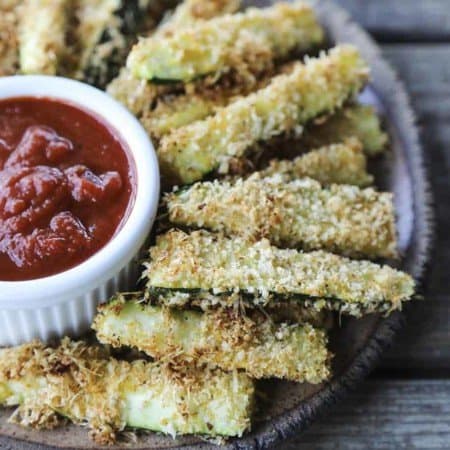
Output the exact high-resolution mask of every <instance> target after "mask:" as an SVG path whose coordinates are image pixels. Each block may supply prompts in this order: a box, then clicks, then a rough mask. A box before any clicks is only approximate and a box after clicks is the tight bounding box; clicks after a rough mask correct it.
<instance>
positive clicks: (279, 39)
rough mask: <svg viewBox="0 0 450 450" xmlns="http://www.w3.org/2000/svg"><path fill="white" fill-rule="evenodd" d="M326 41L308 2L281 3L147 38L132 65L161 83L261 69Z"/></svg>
mask: <svg viewBox="0 0 450 450" xmlns="http://www.w3.org/2000/svg"><path fill="white" fill-rule="evenodd" d="M322 41H323V30H322V28H321V27H320V25H319V24H318V22H317V20H316V17H315V14H314V11H313V10H312V9H311V8H310V7H309V6H307V5H304V4H302V3H294V4H289V3H278V4H276V5H274V6H272V7H270V8H267V9H256V8H249V9H247V10H246V11H245V12H243V13H237V14H234V15H225V16H223V17H218V18H214V19H211V20H209V21H199V22H196V23H195V24H193V25H192V26H191V27H189V28H183V27H182V28H181V29H179V30H178V29H177V30H175V31H174V32H173V33H171V34H170V35H169V36H163V37H154V36H152V37H149V38H146V39H142V40H141V41H139V43H138V44H136V45H135V46H134V47H133V49H132V51H131V52H130V55H129V57H128V61H127V67H128V68H129V69H130V70H131V71H132V73H133V74H134V75H135V76H136V77H137V78H143V79H146V80H159V81H183V82H188V81H192V80H194V79H196V78H198V77H200V76H204V75H209V74H216V73H218V74H219V73H224V72H227V71H229V70H230V69H236V70H237V71H240V70H241V66H242V67H244V68H245V70H250V71H251V72H253V71H254V69H256V70H255V73H259V72H260V71H261V68H266V67H268V66H270V64H271V63H272V61H273V59H274V58H276V59H279V58H284V57H286V56H288V54H289V53H291V52H292V51H294V50H295V51H305V50H308V49H310V48H311V47H314V46H316V45H318V44H320V43H321V42H322ZM263 56H264V58H263ZM262 59H267V61H262ZM253 66H254V67H253Z"/></svg>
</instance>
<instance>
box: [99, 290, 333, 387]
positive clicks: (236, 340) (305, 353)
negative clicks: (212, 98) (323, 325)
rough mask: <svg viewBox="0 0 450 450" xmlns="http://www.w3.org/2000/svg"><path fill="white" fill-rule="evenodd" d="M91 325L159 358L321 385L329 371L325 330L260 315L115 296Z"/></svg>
mask: <svg viewBox="0 0 450 450" xmlns="http://www.w3.org/2000/svg"><path fill="white" fill-rule="evenodd" d="M256 319H258V320H256ZM93 327H94V329H95V330H96V332H97V337H98V339H99V340H100V342H102V343H104V344H112V345H113V346H115V347H120V346H122V345H129V346H132V347H136V348H138V349H139V350H141V351H144V352H146V353H147V354H148V355H150V356H151V357H153V358H156V359H158V360H160V359H162V360H165V361H171V360H172V361H173V360H174V361H182V362H184V363H185V364H192V365H194V366H195V365H203V364H207V365H208V366H211V367H219V368H221V369H223V370H226V371H230V370H236V369H243V370H245V373H246V374H247V375H248V376H250V377H253V378H270V377H276V378H284V379H288V380H292V381H297V382H304V381H307V382H310V383H320V382H322V381H324V380H325V379H326V378H327V377H328V376H329V375H330V369H329V365H328V361H329V359H330V355H329V354H328V351H327V349H326V344H327V339H326V335H325V332H324V331H322V330H317V329H315V328H313V327H312V326H311V325H309V324H304V325H298V324H295V325H288V324H287V323H281V324H275V323H274V322H272V321H271V320H270V318H268V317H265V316H264V315H261V314H260V315H259V316H257V317H255V315H253V317H252V318H251V317H250V316H245V315H241V314H239V312H236V311H233V310H218V311H212V312H207V313H202V312H198V311H184V310H179V309H172V308H164V307H161V306H154V305H149V304H143V303H142V299H139V298H137V299H130V300H128V301H126V302H125V301H124V299H123V298H120V297H119V298H118V299H116V300H114V301H112V302H111V303H109V304H108V305H106V306H104V307H102V308H101V309H100V310H99V314H98V315H97V317H96V319H95V321H94V326H93Z"/></svg>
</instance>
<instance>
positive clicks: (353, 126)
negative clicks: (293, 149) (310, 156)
mask: <svg viewBox="0 0 450 450" xmlns="http://www.w3.org/2000/svg"><path fill="white" fill-rule="evenodd" d="M349 137H355V138H357V139H359V140H360V141H361V143H362V145H363V149H364V152H365V153H366V155H368V156H376V155H378V154H379V153H382V152H383V151H384V150H386V146H387V142H388V136H387V134H386V133H384V132H383V130H382V129H381V123H380V119H379V117H378V115H377V113H376V111H375V109H374V108H373V106H369V105H358V104H356V105H350V106H348V107H345V108H343V109H341V110H339V111H337V113H336V114H332V115H331V116H329V117H326V118H325V119H321V120H320V121H318V122H316V123H312V124H311V125H310V126H308V127H306V129H305V132H304V134H303V136H302V137H301V140H300V144H301V147H303V148H306V149H311V148H317V147H321V146H324V145H330V144H333V143H335V142H340V141H343V140H344V139H346V138H349Z"/></svg>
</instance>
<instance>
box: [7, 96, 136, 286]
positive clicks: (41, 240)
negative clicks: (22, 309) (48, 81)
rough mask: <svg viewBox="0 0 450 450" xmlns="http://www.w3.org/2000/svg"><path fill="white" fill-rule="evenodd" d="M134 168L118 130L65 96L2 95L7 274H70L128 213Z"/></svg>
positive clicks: (25, 277) (27, 276) (11, 277)
mask: <svg viewBox="0 0 450 450" xmlns="http://www.w3.org/2000/svg"><path fill="white" fill-rule="evenodd" d="M135 178H136V177H135V169H134V165H133V162H132V159H131V157H130V154H129V151H128V149H127V148H126V146H125V144H124V143H123V142H122V141H121V139H120V138H119V136H118V134H117V133H116V132H115V131H114V130H113V129H112V128H111V127H109V126H108V125H107V124H106V123H105V122H103V121H102V120H101V119H100V118H98V117H96V116H94V115H92V114H91V113H89V112H87V111H84V110H82V109H80V108H79V107H76V106H73V105H71V104H68V103H64V102H63V101H60V100H56V99H50V98H41V97H23V98H22V97H21V98H11V99H6V100H0V280H2V281H22V280H31V279H35V278H41V277H45V276H49V275H54V274H57V273H59V272H63V271H65V270H67V269H69V268H71V267H74V266H76V265H78V264H80V263H81V262H83V261H85V260H87V259H88V258H89V257H90V256H92V255H93V254H94V253H96V252H97V251H98V250H100V249H101V248H102V247H104V246H105V245H106V244H107V243H108V242H109V241H110V240H111V238H112V237H113V236H114V235H115V233H116V232H117V231H118V230H119V229H120V227H121V225H122V223H123V222H124V221H125V220H126V218H127V217H128V214H129V211H130V209H131V206H132V204H133V201H134V195H135V188H136V181H135Z"/></svg>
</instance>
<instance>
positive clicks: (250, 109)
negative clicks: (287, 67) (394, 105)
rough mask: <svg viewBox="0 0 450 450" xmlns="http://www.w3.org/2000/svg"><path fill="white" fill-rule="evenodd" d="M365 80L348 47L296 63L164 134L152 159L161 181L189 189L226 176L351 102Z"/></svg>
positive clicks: (359, 61)
mask: <svg viewBox="0 0 450 450" xmlns="http://www.w3.org/2000/svg"><path fill="white" fill-rule="evenodd" d="M367 79H368V67H367V65H366V64H365V62H364V61H363V60H362V58H361V56H360V54H359V52H358V51H357V50H356V49H355V48H354V47H352V46H340V47H335V48H334V49H332V50H330V52H329V53H328V54H323V55H322V56H321V57H319V58H311V59H309V60H307V62H306V63H305V64H301V63H298V64H297V65H295V67H294V69H293V70H292V72H291V73H288V74H283V75H279V76H277V77H274V78H273V79H272V81H271V83H270V84H269V85H267V86H266V87H264V88H262V89H260V90H258V91H256V92H254V93H252V94H250V95H248V96H246V97H242V98H240V99H238V100H236V101H234V102H232V103H231V104H229V105H228V106H226V107H224V108H222V109H219V110H218V111H217V112H216V114H214V115H212V116H210V117H208V118H206V119H205V120H201V121H197V122H194V123H192V124H190V125H187V126H184V127H181V128H179V129H176V130H174V131H173V132H172V133H169V134H167V135H165V136H163V138H162V139H161V141H160V145H159V146H158V149H157V153H158V159H159V162H160V167H161V172H162V174H163V176H165V177H167V179H169V180H173V182H174V184H177V185H180V184H190V183H193V182H195V181H198V180H201V179H202V178H204V177H205V176H206V174H208V173H210V172H212V171H215V170H216V171H218V172H219V173H221V174H227V173H229V172H230V167H231V166H232V161H233V160H234V159H239V158H242V157H244V156H245V154H246V153H247V152H248V151H249V150H250V149H251V148H252V147H254V146H255V145H256V144H257V143H259V142H261V141H263V142H264V141H268V140H270V139H271V138H273V137H274V136H277V135H282V134H283V133H287V132H291V131H295V130H301V129H302V127H303V126H304V125H305V124H307V123H308V122H309V121H312V120H314V119H315V118H317V117H319V116H321V115H323V114H327V113H332V112H334V111H335V110H336V109H339V108H340V107H342V105H343V104H344V103H345V102H346V101H348V100H349V99H351V98H353V96H354V95H356V94H357V93H358V92H359V91H360V89H361V88H362V87H363V86H364V84H365V83H366V81H367Z"/></svg>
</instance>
